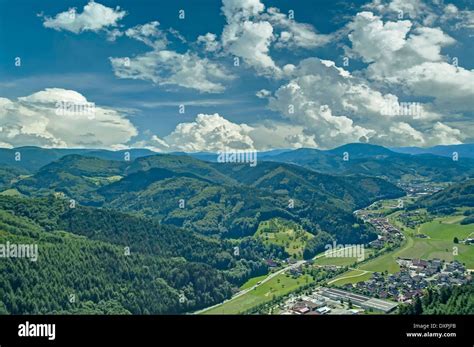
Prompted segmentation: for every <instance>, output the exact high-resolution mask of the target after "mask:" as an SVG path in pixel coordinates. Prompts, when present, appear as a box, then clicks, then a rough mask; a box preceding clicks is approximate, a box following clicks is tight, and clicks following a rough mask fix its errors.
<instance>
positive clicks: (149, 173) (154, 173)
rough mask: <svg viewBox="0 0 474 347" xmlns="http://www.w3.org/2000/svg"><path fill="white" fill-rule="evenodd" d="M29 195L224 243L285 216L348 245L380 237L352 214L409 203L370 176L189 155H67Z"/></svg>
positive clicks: (20, 185)
mask: <svg viewBox="0 0 474 347" xmlns="http://www.w3.org/2000/svg"><path fill="white" fill-rule="evenodd" d="M12 186H13V187H14V188H15V189H17V190H18V191H19V192H20V193H22V194H25V195H28V196H45V195H48V194H52V193H62V194H64V195H65V197H67V198H69V199H74V200H75V201H77V202H78V203H80V204H83V205H89V206H102V207H108V208H111V209H115V210H120V211H124V212H137V213H139V214H142V215H145V216H149V217H153V218H156V219H158V220H159V221H160V222H161V223H162V224H170V225H175V226H178V227H182V228H185V229H188V230H192V231H197V232H199V233H202V234H206V235H218V236H220V237H223V238H229V237H230V238H235V237H245V236H250V235H253V234H254V233H255V232H256V230H257V228H258V225H259V223H260V222H261V221H263V220H268V219H271V218H273V217H281V218H285V219H290V220H294V221H296V222H298V223H300V224H302V225H303V226H304V227H305V228H306V229H307V230H308V231H309V232H312V233H314V234H316V233H318V232H326V233H329V234H330V235H332V236H333V237H334V238H335V239H337V240H338V241H340V242H347V243H351V242H359V241H366V240H369V239H370V238H372V237H373V235H372V236H371V235H369V232H368V230H366V229H365V227H364V226H361V227H360V228H358V229H354V228H352V225H354V224H356V223H357V221H356V219H355V218H354V216H353V215H352V211H353V210H355V209H357V208H360V207H363V206H366V205H369V204H370V203H371V202H373V201H375V200H378V199H383V198H394V197H399V196H402V195H403V194H404V193H403V191H402V190H401V189H399V188H397V187H396V186H394V185H393V184H391V183H388V182H386V181H384V180H382V179H380V178H373V177H367V176H350V177H344V176H334V175H326V174H321V173H317V172H314V171H311V170H308V169H305V168H302V167H298V166H295V165H290V164H283V163H273V162H262V163H259V165H257V166H256V167H249V166H248V165H243V164H240V165H236V164H217V163H208V162H203V161H200V160H197V159H195V158H191V157H186V156H172V155H156V156H148V157H143V158H138V159H136V160H135V161H132V162H119V161H107V160H104V159H97V158H92V157H83V156H78V155H72V156H66V157H63V158H61V159H60V160H59V161H56V162H53V163H51V164H48V165H46V166H45V167H43V168H41V169H40V170H39V171H38V172H37V173H36V174H34V175H32V176H29V177H26V178H23V179H21V180H19V181H17V182H15V183H14V184H13V185H12Z"/></svg>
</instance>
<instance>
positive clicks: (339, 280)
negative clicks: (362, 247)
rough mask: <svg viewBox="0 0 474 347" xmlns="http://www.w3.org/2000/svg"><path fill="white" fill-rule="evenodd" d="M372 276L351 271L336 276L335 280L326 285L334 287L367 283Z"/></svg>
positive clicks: (361, 271) (354, 270) (362, 272)
mask: <svg viewBox="0 0 474 347" xmlns="http://www.w3.org/2000/svg"><path fill="white" fill-rule="evenodd" d="M371 276H372V272H369V271H363V270H356V269H353V270H351V271H348V272H345V273H343V274H342V275H339V276H337V277H336V278H335V279H333V280H331V281H329V282H328V284H332V285H335V286H343V285H345V284H348V283H351V284H353V283H357V282H362V281H367V280H369V279H370V277H371Z"/></svg>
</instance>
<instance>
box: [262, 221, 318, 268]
mask: <svg viewBox="0 0 474 347" xmlns="http://www.w3.org/2000/svg"><path fill="white" fill-rule="evenodd" d="M254 236H255V237H256V238H259V239H261V240H262V241H263V242H264V243H265V244H275V245H279V246H283V247H284V248H285V251H286V252H287V253H288V254H289V255H290V256H292V257H294V258H296V259H302V258H303V250H304V247H305V246H306V242H307V241H308V240H310V239H311V238H313V237H314V236H313V235H312V234H310V233H308V232H307V231H305V230H303V228H302V227H301V226H299V225H298V224H296V223H293V222H291V221H287V220H283V219H280V218H274V219H270V220H268V221H264V222H261V223H260V225H259V226H258V229H257V232H256V233H255V235H254Z"/></svg>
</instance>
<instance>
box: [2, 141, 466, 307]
mask: <svg viewBox="0 0 474 347" xmlns="http://www.w3.org/2000/svg"><path fill="white" fill-rule="evenodd" d="M347 151H349V152H350V153H351V159H350V161H349V163H345V162H340V159H339V156H340V155H341V154H343V153H345V152H347ZM300 152H301V151H300V150H295V151H290V152H282V153H279V154H275V155H272V156H271V157H269V161H261V162H259V163H258V165H256V166H254V167H250V166H248V165H245V164H243V165H242V164H228V163H227V164H225V163H215V162H213V161H203V160H200V159H197V158H194V157H193V156H190V155H173V154H152V155H149V154H150V153H148V152H146V151H139V150H135V151H133V152H132V154H135V155H136V156H135V157H134V156H133V155H132V156H131V157H130V158H129V159H130V160H122V158H121V156H127V153H126V152H107V151H70V152H68V150H64V151H52V152H49V151H47V150H44V149H41V150H39V151H38V153H34V148H28V149H27V150H26V151H25V153H23V155H22V158H23V159H22V160H24V162H23V163H22V162H16V163H15V164H14V165H11V166H10V165H6V166H5V167H4V168H3V171H0V174H2V172H3V174H2V175H1V176H2V180H1V181H0V183H1V184H2V186H1V191H0V237H1V239H0V241H5V243H6V242H7V241H8V242H14V243H15V242H16V243H20V242H22V243H25V244H29V243H35V244H37V246H38V249H39V251H38V253H39V255H38V259H39V260H38V263H39V264H41V266H42V269H43V270H42V271H41V272H39V273H37V274H36V275H34V276H33V278H35V279H37V280H35V281H34V282H30V281H22V280H19V278H22V277H23V276H29V275H31V274H33V273H35V271H37V270H35V269H36V268H35V266H37V265H35V264H28V262H24V260H23V259H18V260H17V261H16V262H15V261H13V260H12V259H7V260H8V261H6V262H3V263H1V265H2V266H3V271H5V272H7V273H12V274H15V275H11V276H6V277H4V278H3V279H2V282H1V285H0V290H2V292H3V293H4V297H5V298H7V299H5V301H3V302H2V304H1V305H0V308H2V309H3V311H5V312H8V313H22V312H23V313H26V312H28V313H51V312H116V313H119V314H147V313H150V314H153V313H155V314H156V313H158V314H160V313H191V312H194V313H203V314H243V313H269V312H273V313H279V312H280V313H281V312H286V311H288V308H287V309H283V306H281V305H284V306H285V305H287V304H284V303H285V302H287V300H288V298H293V299H294V298H295V297H299V296H301V295H303V296H304V295H305V293H307V294H308V293H313V291H315V290H316V291H317V292H318V293H319V292H320V291H321V290H322V291H323V292H324V288H326V287H331V288H332V287H334V288H344V289H345V290H352V289H351V288H352V287H348V286H356V285H358V284H359V283H365V282H367V281H371V280H372V279H373V278H378V277H377V276H382V277H380V281H382V279H383V278H386V277H387V276H390V275H395V274H398V273H399V272H400V270H401V268H402V266H403V265H401V263H400V259H423V260H424V261H432V260H436V261H437V260H439V261H442V262H443V264H449V263H451V262H453V261H459V263H460V264H464V265H463V266H466V268H467V269H472V268H473V267H474V263H473V259H474V253H473V245H472V244H470V242H471V241H470V240H471V239H472V237H473V231H474V230H473V229H472V225H474V224H472V223H471V222H470V221H471V212H472V208H473V206H474V203H473V202H472V201H474V200H473V199H472V198H471V197H472V195H471V194H473V193H472V186H473V185H472V183H471V182H472V181H470V180H463V177H464V176H463V175H464V174H465V171H464V168H465V167H466V165H467V167H470V165H472V168H474V164H472V163H471V162H470V161H467V162H462V163H460V164H459V166H456V165H457V164H454V165H453V164H449V165H448V163H447V162H445V160H446V158H441V159H439V158H438V159H437V160H441V161H442V163H440V166H445V167H448V170H451V171H452V172H453V173H455V176H454V178H455V181H459V182H448V181H445V180H444V178H443V177H444V176H443V173H442V172H441V168H439V169H438V168H437V167H436V166H435V167H434V168H432V169H430V170H428V169H426V170H425V166H426V158H425V157H424V156H420V157H418V156H416V155H414V156H412V155H409V154H400V153H395V152H392V151H390V150H389V149H386V148H383V147H377V146H372V145H360V144H354V145H350V146H343V148H338V149H335V150H331V151H317V152H315V151H312V150H311V151H310V150H308V153H309V154H308V155H310V156H309V157H307V159H305V160H309V161H308V164H307V163H305V162H302V161H300V159H301V158H300ZM32 153H34V154H32ZM314 153H318V155H319V156H324V161H322V162H321V161H316V162H315V161H314V160H313V159H314ZM129 154H130V153H129ZM1 155H5V151H4V152H1V153H0V160H4V161H5V160H7V159H5V158H3V159H2V157H1ZM42 155H44V157H42ZM294 155H296V157H295V158H299V159H298V160H295V159H294V158H292V156H294ZM33 158H34V160H33ZM278 158H280V159H279V160H282V162H278V161H276V159H278ZM290 158H292V159H290ZM305 158H306V157H305ZM283 161H285V162H283ZM297 161H298V163H296V162H297ZM400 161H404V164H403V165H402V166H403V167H404V168H403V169H401V168H400V167H399V168H397V167H394V166H393V165H392V164H391V163H394V162H400ZM323 162H324V163H325V164H324V165H322V164H321V163H323ZM39 163H41V164H44V165H40V164H39ZM309 163H311V165H309ZM328 165H329V166H330V167H331V169H328ZM341 165H342V166H341ZM367 165H368V166H367ZM387 165H389V166H390V165H392V166H391V168H390V170H394V171H393V173H392V174H390V175H388V176H387V175H386V172H382V171H378V169H377V168H382V167H384V170H385V166H387ZM397 165H398V164H397ZM344 167H345V168H346V169H344ZM360 167H365V168H369V167H370V169H369V171H364V170H365V169H364V170H360V169H359V168H360ZM449 167H450V168H449ZM408 168H410V169H409V170H411V173H410V175H409V176H410V177H409V176H406V173H404V172H406V170H407V169H408ZM347 170H349V171H350V172H349V171H347ZM413 170H415V171H413ZM469 170H470V169H469ZM402 171H403V172H402ZM369 172H370V173H371V175H368V173H369ZM468 172H469V171H468ZM427 175H429V176H427ZM402 176H403V177H402ZM62 245H67V246H66V247H63V246H62ZM100 250H104V251H105V253H103V254H100V253H99V252H100ZM356 250H357V251H358V252H359V253H357V254H356V253H355V251H356ZM360 251H362V252H363V253H360ZM71 252H72V253H71ZM87 254H90V255H89V256H88V255H87ZM68 256H69V257H70V258H71V261H75V262H76V263H75V264H76V265H74V266H73V267H72V268H70V269H72V270H71V271H69V272H67V273H68V274H66V272H65V271H67V269H68V268H67V267H66V268H64V269H58V268H57V267H56V266H55V264H57V262H58V259H63V258H65V257H68ZM104 257H105V258H106V259H105V258H104ZM25 260H26V259H25ZM98 262H100V265H99V263H98ZM112 263H117V264H121V265H119V266H121V270H119V271H115V272H114V274H115V276H119V277H118V278H120V279H121V280H118V278H115V279H114V278H113V277H111V276H110V275H109V274H108V273H107V272H108V269H110V268H111V267H113V266H112V265H111V264H112ZM19 264H23V265H19ZM94 264H95V265H94ZM91 266H95V267H97V271H96V273H95V275H96V276H98V280H94V279H93V278H94V277H93V276H92V273H88V272H87V271H90V270H88V269H90V267H91ZM43 276H44V277H43ZM46 276H48V277H53V278H58V279H60V278H66V277H67V278H68V281H67V282H65V283H64V284H61V283H62V282H58V281H54V282H51V283H48V282H46V283H48V284H44V282H45V278H46ZM91 276H92V277H91ZM374 276H375V277H374ZM111 281H113V283H112V282H111ZM39 283H43V284H42V285H41V286H42V287H41V289H40V288H39V287H38V286H39ZM94 283H95V285H96V286H99V287H100V288H101V289H98V290H92V289H91V288H92V287H91V286H92V285H93V284H94ZM105 288H107V289H105ZM354 288H355V287H354ZM18 290H19V291H20V292H21V293H24V294H23V295H21V296H17V295H15V294H14V293H15V292H17V291H18ZM150 290H154V291H155V292H156V295H153V296H150V295H149V293H148V292H149V291H150ZM45 291H48V292H51V293H59V292H64V293H69V294H70V295H74V297H75V301H74V303H71V302H69V303H68V301H67V297H68V295H65V294H64V295H57V296H55V297H54V298H52V297H51V296H46V297H48V298H49V300H48V302H45V301H44V298H43V297H42V296H40V295H39V294H38V295H37V294H35V293H44V292H45ZM137 292H139V293H140V295H138V296H137V294H135V293H137ZM54 295H56V294H54ZM315 295H316V294H315ZM318 295H319V294H318ZM293 299H291V300H293ZM145 302H148V304H147V305H146V306H147V307H148V308H147V310H146V311H144V310H143V307H145V304H144V303H145ZM290 306H291V305H290ZM336 306H338V305H336ZM285 307H287V306H285ZM288 307H289V306H288ZM344 309H347V307H346V308H344V307H342V306H341V307H337V308H336V309H335V310H334V312H335V313H338V312H339V313H342V312H343V310H344ZM288 312H292V311H291V310H290V311H288ZM361 312H362V311H361Z"/></svg>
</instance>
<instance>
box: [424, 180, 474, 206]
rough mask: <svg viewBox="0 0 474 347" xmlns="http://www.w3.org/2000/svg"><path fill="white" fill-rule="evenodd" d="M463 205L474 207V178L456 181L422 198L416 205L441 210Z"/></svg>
mask: <svg viewBox="0 0 474 347" xmlns="http://www.w3.org/2000/svg"><path fill="white" fill-rule="evenodd" d="M461 206H470V207H474V179H472V180H467V181H465V182H460V183H454V184H452V185H451V186H449V187H448V188H446V189H443V190H441V191H439V192H437V193H435V194H433V195H429V196H427V197H425V198H423V199H420V200H419V201H418V203H417V205H416V206H415V207H426V208H428V209H429V210H440V209H449V208H454V207H461Z"/></svg>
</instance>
